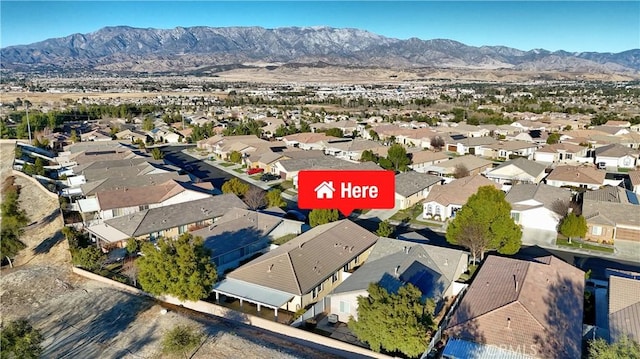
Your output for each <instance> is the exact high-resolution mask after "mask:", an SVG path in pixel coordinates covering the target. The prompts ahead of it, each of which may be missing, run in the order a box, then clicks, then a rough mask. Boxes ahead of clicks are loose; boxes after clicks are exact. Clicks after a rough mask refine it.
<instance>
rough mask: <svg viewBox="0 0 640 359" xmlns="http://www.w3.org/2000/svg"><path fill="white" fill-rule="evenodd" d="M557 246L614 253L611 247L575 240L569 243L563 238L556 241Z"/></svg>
mask: <svg viewBox="0 0 640 359" xmlns="http://www.w3.org/2000/svg"><path fill="white" fill-rule="evenodd" d="M556 244H557V245H559V246H563V247H569V248H577V249H588V250H591V251H600V252H604V253H613V247H610V246H604V245H599V244H591V243H587V242H584V241H581V240H575V239H574V240H572V241H571V243H569V240H568V239H567V238H563V237H558V239H557V240H556Z"/></svg>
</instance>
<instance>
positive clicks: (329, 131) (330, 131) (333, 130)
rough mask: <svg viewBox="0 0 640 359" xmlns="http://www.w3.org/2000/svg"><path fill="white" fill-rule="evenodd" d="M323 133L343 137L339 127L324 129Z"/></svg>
mask: <svg viewBox="0 0 640 359" xmlns="http://www.w3.org/2000/svg"><path fill="white" fill-rule="evenodd" d="M324 133H325V134H326V135H327V136H333V137H338V138H342V137H344V132H342V130H341V129H339V128H328V129H327V130H326V131H324Z"/></svg>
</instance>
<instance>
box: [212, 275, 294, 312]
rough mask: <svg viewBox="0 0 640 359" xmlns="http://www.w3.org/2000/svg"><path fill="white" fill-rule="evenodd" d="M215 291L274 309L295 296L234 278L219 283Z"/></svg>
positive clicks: (214, 288)
mask: <svg viewBox="0 0 640 359" xmlns="http://www.w3.org/2000/svg"><path fill="white" fill-rule="evenodd" d="M213 291H214V292H216V293H220V294H223V295H226V296H228V297H233V298H238V299H242V300H244V301H247V302H250V303H254V304H260V305H263V306H265V307H268V308H273V309H278V308H280V307H282V306H283V305H285V304H287V303H288V302H289V301H290V300H291V299H293V295H292V294H290V293H286V292H282V291H279V290H276V289H271V288H267V287H263V286H261V285H257V284H252V283H248V282H244V281H240V280H237V279H233V278H227V279H225V280H223V281H221V282H219V283H217V284H216V285H215V286H214V287H213Z"/></svg>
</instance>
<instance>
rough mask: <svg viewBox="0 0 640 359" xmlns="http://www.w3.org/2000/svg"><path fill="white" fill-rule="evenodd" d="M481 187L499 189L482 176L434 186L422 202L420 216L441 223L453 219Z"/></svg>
mask: <svg viewBox="0 0 640 359" xmlns="http://www.w3.org/2000/svg"><path fill="white" fill-rule="evenodd" d="M482 186H493V187H496V188H500V186H499V185H498V184H497V183H495V182H494V181H492V180H490V179H488V178H486V177H484V176H482V175H473V176H468V177H463V178H459V179H456V180H453V181H451V182H450V183H447V184H445V185H442V186H434V187H433V188H432V189H431V191H430V192H429V194H428V195H427V198H425V200H424V203H423V214H422V216H423V217H424V218H427V219H431V218H435V219H439V220H442V221H444V220H447V219H449V218H453V217H455V215H456V212H457V211H458V210H460V208H462V206H463V205H464V204H465V203H467V200H468V199H469V197H471V196H472V195H473V194H475V193H476V192H478V188H480V187H482Z"/></svg>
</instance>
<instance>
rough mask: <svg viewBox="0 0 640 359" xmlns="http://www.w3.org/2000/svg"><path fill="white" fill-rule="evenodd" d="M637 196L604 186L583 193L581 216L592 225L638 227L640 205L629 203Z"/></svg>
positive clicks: (639, 223) (621, 189) (618, 188)
mask: <svg viewBox="0 0 640 359" xmlns="http://www.w3.org/2000/svg"><path fill="white" fill-rule="evenodd" d="M630 197H633V198H636V199H637V195H636V194H635V193H633V192H631V191H628V190H626V189H624V188H621V187H613V186H605V187H602V188H600V189H597V190H595V191H588V192H585V193H584V196H583V201H582V215H583V216H584V217H585V218H586V219H587V222H588V223H593V224H609V225H616V224H627V225H632V226H639V225H640V215H639V214H638V213H640V205H637V204H633V203H631V202H629V198H630Z"/></svg>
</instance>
